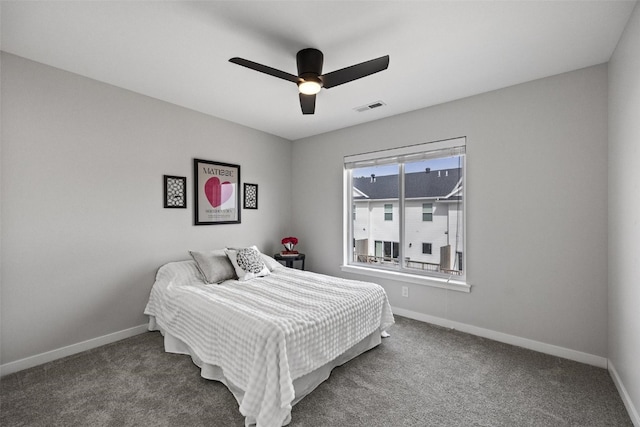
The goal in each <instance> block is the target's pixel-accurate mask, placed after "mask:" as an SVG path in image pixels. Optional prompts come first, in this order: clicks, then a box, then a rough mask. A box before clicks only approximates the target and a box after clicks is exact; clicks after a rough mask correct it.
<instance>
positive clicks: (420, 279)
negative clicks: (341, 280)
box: [340, 265, 471, 293]
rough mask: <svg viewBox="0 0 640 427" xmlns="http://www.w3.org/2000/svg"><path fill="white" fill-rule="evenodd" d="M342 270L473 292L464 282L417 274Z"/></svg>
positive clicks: (353, 269)
mask: <svg viewBox="0 0 640 427" xmlns="http://www.w3.org/2000/svg"><path fill="white" fill-rule="evenodd" d="M340 269H341V270H342V271H344V272H347V273H354V274H362V275H364V276H373V277H379V278H381V279H391V280H398V281H400V282H407V283H413V284H417V285H424V286H431V287H433V288H441V289H449V290H452V291H458V292H467V293H469V292H471V285H469V284H468V283H467V282H464V281H462V280H452V279H444V278H442V279H441V278H439V277H427V276H420V275H417V274H408V273H401V272H398V271H389V270H380V269H377V268H367V267H360V266H355V265H342V266H340Z"/></svg>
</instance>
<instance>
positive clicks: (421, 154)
mask: <svg viewBox="0 0 640 427" xmlns="http://www.w3.org/2000/svg"><path fill="white" fill-rule="evenodd" d="M465 145H466V141H465V139H464V138H457V139H453V140H446V141H438V142H433V143H428V144H419V145H414V146H409V147H402V148H397V149H390V150H385V151H379V152H371V153H365V154H359V155H353V156H347V157H345V192H346V193H345V201H347V203H345V206H347V207H348V208H350V209H351V210H352V212H345V218H349V219H350V221H347V225H348V227H347V235H346V236H345V243H346V242H349V244H345V249H346V252H345V255H344V266H343V269H344V270H345V271H356V272H361V273H363V274H373V275H385V274H387V273H389V274H392V273H391V272H394V271H395V272H398V273H403V274H404V275H403V276H402V277H405V276H406V277H414V276H417V277H423V278H427V279H428V278H429V277H431V278H432V279H435V280H436V282H438V283H439V284H436V285H434V286H440V285H442V283H444V285H442V286H440V287H447V288H450V287H452V286H453V288H455V286H459V289H460V290H466V291H468V289H469V286H468V285H467V284H466V283H465V269H464V264H463V260H464V259H465V258H466V257H464V252H465V247H464V196H465V192H464V182H465V180H464V172H465ZM374 177H375V178H374ZM394 210H395V214H396V215H395V218H394ZM355 211H357V212H358V219H357V221H356V219H355V216H354V215H355ZM425 242H428V243H425ZM420 243H422V244H421V245H420ZM349 267H355V268H354V269H349ZM365 270H366V272H365ZM376 271H378V273H375V272H376ZM425 276H426V277H425ZM440 279H445V280H444V281H442V280H440ZM413 280H422V279H411V281H413ZM452 282H453V283H454V284H453V285H451V283H452ZM417 283H426V284H431V283H433V282H429V281H426V282H424V281H417Z"/></svg>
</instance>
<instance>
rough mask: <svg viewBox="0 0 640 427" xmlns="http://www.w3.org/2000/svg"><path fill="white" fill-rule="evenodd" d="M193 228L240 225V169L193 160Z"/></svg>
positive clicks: (238, 167) (230, 165)
mask: <svg viewBox="0 0 640 427" xmlns="http://www.w3.org/2000/svg"><path fill="white" fill-rule="evenodd" d="M193 187H194V190H195V191H194V203H195V208H194V210H193V211H194V224H195V225H214V224H240V212H241V209H240V165H233V164H231V163H221V162H213V161H211V160H202V159H193Z"/></svg>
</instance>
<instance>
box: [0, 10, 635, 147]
mask: <svg viewBox="0 0 640 427" xmlns="http://www.w3.org/2000/svg"><path fill="white" fill-rule="evenodd" d="M634 5H635V2H634V1H604V0H603V1H513V0H510V1H486V2H485V1H352V2H337V1H288V2H287V1H281V2H274V1H233V2H232V1H208V2H207V1H205V2H191V1H177V2H170V1H124V2H116V1H107V2H101V1H77V2H68V1H54V2H46V1H45V2H36V1H25V2H22V1H15V2H13V1H3V2H2V10H1V12H0V13H1V23H2V33H1V37H2V38H1V46H2V50H4V51H6V52H10V53H13V54H16V55H19V56H22V57H25V58H28V59H31V60H34V61H38V62H41V63H44V64H48V65H51V66H54V67H58V68H61V69H63V70H67V71H71V72H74V73H77V74H80V75H83V76H87V77H90V78H93V79H96V80H99V81H102V82H106V83H110V84H113V85H116V86H119V87H122V88H125V89H129V90H132V91H134V92H138V93H141V94H144V95H148V96H151V97H154V98H157V99H161V100H164V101H167V102H171V103H173V104H177V105H181V106H184V107H187V108H190V109H193V110H196V111H200V112H203V113H207V114H210V115H213V116H217V117H220V118H223V119H227V120H230V121H232V122H236V123H240V124H242V125H245V126H249V127H252V128H255V129H259V130H262V131H265V132H269V133H271V134H275V135H279V136H282V137H284V138H287V139H290V140H296V139H300V138H303V137H306V136H311V135H316V134H320V133H323V132H328V131H331V130H335V129H340V128H344V127H347V126H352V125H355V124H358V123H364V122H368V121H372V120H377V119H380V118H383V117H387V116H392V115H396V114H400V113H404V112H407V111H411V110H416V109H419V108H424V107H428V106H431V105H436V104H440V103H443V102H447V101H451V100H454V99H459V98H463V97H467V96H470V95H474V94H478V93H482V92H487V91H491V90H494V89H498V88H502V87H506V86H510V85H514V84H518V83H522V82H526V81H530V80H534V79H538V78H542V77H546V76H550V75H554V74H558V73H563V72H566V71H571V70H576V69H579V68H584V67H588V66H591V65H595V64H600V63H603V62H607V61H608V60H609V58H610V56H611V54H612V52H613V50H614V49H615V46H616V43H617V42H618V39H619V38H620V35H621V34H622V31H623V29H624V26H625V25H626V23H627V20H628V18H629V15H630V14H631V11H632V9H633V7H634ZM306 47H314V48H317V49H320V50H322V51H323V52H324V57H325V58H324V70H323V71H324V72H330V71H334V70H336V69H339V68H343V67H346V66H350V65H353V64H356V63H359V62H363V61H366V60H369V59H373V58H377V57H379V56H383V55H387V54H388V55H390V64H389V68H388V70H386V71H383V72H380V73H377V74H374V75H371V76H368V77H365V78H363V79H360V80H357V81H354V82H350V83H347V84H345V85H341V86H338V87H335V88H332V89H323V90H322V92H320V94H318V96H317V102H316V113H315V114H314V115H308V116H303V115H302V113H301V111H300V105H299V101H298V95H297V87H296V85H295V84H293V83H291V82H287V81H285V80H280V79H277V78H274V77H271V76H268V75H265V74H262V73H258V72H256V71H253V70H249V69H247V68H243V67H240V66H238V65H235V64H232V63H230V62H228V60H229V58H231V57H234V56H239V57H242V58H246V59H250V60H252V61H255V62H258V63H261V64H264V65H268V66H271V67H274V68H278V69H280V70H283V71H286V72H289V73H291V74H297V71H296V63H295V55H296V52H297V51H298V50H300V49H303V48H306ZM379 100H381V101H383V102H384V103H386V106H384V107H382V108H378V109H375V110H369V111H366V112H362V113H359V112H356V111H355V110H354V108H356V107H359V106H362V105H367V104H370V103H371V102H374V101H379Z"/></svg>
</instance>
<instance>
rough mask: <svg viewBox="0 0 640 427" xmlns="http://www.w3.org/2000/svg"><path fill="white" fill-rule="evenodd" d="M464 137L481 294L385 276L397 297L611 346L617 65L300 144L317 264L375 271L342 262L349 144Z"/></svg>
mask: <svg viewBox="0 0 640 427" xmlns="http://www.w3.org/2000/svg"><path fill="white" fill-rule="evenodd" d="M363 114H366V113H363ZM459 136H466V137H467V168H468V169H467V187H466V197H467V231H466V237H467V274H468V276H467V277H468V280H469V282H470V283H471V285H472V286H473V288H472V291H471V293H460V292H456V291H447V290H443V289H436V288H432V287H426V286H422V285H413V284H408V283H397V282H393V281H391V280H383V279H375V281H376V282H378V283H380V284H381V285H382V286H384V287H385V289H386V290H387V293H388V295H389V298H390V300H391V304H392V305H393V306H394V307H398V308H401V309H405V310H409V311H411V312H414V313H421V314H425V315H429V316H435V317H438V318H442V319H448V320H451V321H455V322H459V323H462V324H467V325H473V326H474V327H477V328H484V329H487V330H491V331H497V332H499V333H502V334H508V335H513V336H516V337H522V338H525V339H529V340H534V341H536V342H542V343H546V344H549V345H554V346H560V347H563V348H566V349H571V350H575V351H577V352H584V353H588V354H590V355H596V356H601V357H606V355H607V335H606V334H607V204H606V198H607V66H606V65H599V66H594V67H590V68H587V69H583V70H578V71H575V72H571V73H567V74H562V75H558V76H553V77H549V78H545V79H542V80H537V81H533V82H530V83H526V84H521V85H518V86H513V87H509V88H506V89H503V90H498V91H494V92H490V93H486V94H482V95H478V96H474V97H470V98H467V99H463V100H459V101H455V102H451V103H447V104H443V105H438V106H436V107H433V108H428V109H423V110H419V111H414V112H411V113H407V114H403V115H400V116H395V117H391V118H388V119H383V120H379V121H376V122H373V123H368V124H365V125H361V126H356V127H352V128H347V129H343V130H339V131H335V132H331V133H327V134H323V135H319V136H316V137H311V138H307V139H304V140H300V141H296V142H295V143H294V145H293V175H294V176H295V180H294V184H293V194H294V204H293V214H294V216H293V221H294V224H295V230H296V233H297V234H298V237H300V238H301V241H302V242H304V244H305V250H306V253H307V263H308V265H309V267H310V268H311V269H313V270H316V271H319V272H323V273H327V274H332V275H338V276H345V277H350V278H360V279H363V280H371V279H372V278H371V277H368V276H356V275H352V274H347V273H342V272H341V270H340V264H341V260H342V252H341V248H342V235H343V230H342V212H343V206H342V205H343V194H342V187H343V184H342V182H343V181H342V179H343V173H342V161H343V156H344V155H349V154H357V153H363V152H368V151H373V150H378V149H384V148H392V147H399V146H404V145H410V144H417V143H422V142H429V141H435V140H440V139H446V138H453V137H459ZM401 286H408V287H409V295H410V298H403V297H401Z"/></svg>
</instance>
